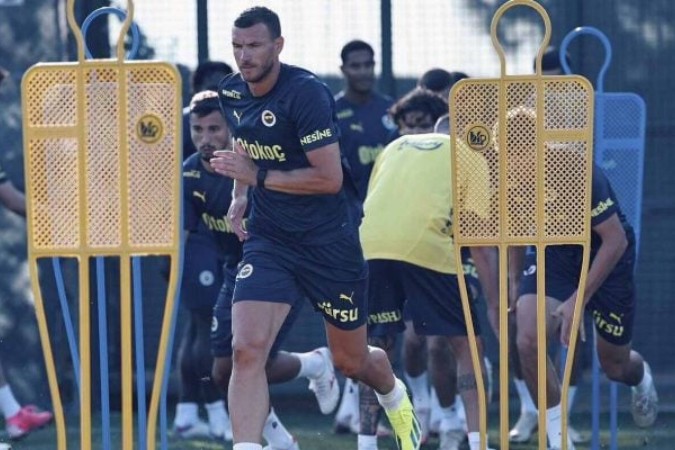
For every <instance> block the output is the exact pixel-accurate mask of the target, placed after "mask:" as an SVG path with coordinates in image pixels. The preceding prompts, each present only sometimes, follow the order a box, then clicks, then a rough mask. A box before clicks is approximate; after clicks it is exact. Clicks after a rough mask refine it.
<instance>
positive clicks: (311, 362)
mask: <svg viewBox="0 0 675 450" xmlns="http://www.w3.org/2000/svg"><path fill="white" fill-rule="evenodd" d="M292 354H293V355H295V356H297V357H298V359H299V360H300V371H299V372H298V376H297V377H296V378H302V377H305V378H316V377H318V376H320V375H321V374H323V372H324V370H326V365H325V362H324V360H323V356H321V353H318V352H315V351H311V352H307V353H292Z"/></svg>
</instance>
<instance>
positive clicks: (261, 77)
mask: <svg viewBox="0 0 675 450" xmlns="http://www.w3.org/2000/svg"><path fill="white" fill-rule="evenodd" d="M273 67H274V61H269V62H268V63H267V65H265V66H262V70H261V71H260V74H259V75H258V76H255V77H249V78H244V81H246V82H247V83H260V82H261V81H263V80H264V79H265V78H267V76H268V75H269V74H270V73H271V72H272V68H273Z"/></svg>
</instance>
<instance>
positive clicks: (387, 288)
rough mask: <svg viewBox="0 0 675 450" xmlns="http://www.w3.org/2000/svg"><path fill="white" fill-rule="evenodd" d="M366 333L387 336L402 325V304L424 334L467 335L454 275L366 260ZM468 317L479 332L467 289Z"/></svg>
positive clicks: (478, 332) (418, 331)
mask: <svg viewBox="0 0 675 450" xmlns="http://www.w3.org/2000/svg"><path fill="white" fill-rule="evenodd" d="M368 266H369V271H370V277H369V282H370V284H369V287H368V334H369V335H370V336H387V335H391V334H395V333H400V332H401V331H403V329H404V325H403V308H404V306H405V307H406V309H407V311H408V312H409V314H410V318H411V319H412V321H413V325H414V327H415V332H416V333H417V334H419V335H423V336H466V335H467V334H468V333H467V328H466V322H465V320H464V312H463V309H462V300H461V297H460V293H459V283H458V281H457V275H454V274H447V273H442V272H436V271H434V270H431V269H426V268H424V267H419V266H416V265H414V264H409V263H406V262H402V261H393V260H387V259H372V260H369V261H368ZM469 301H470V306H471V317H472V320H473V326H474V329H475V331H476V334H477V335H479V334H480V324H479V323H478V320H477V316H476V311H475V306H474V302H473V301H472V299H471V294H470V293H469Z"/></svg>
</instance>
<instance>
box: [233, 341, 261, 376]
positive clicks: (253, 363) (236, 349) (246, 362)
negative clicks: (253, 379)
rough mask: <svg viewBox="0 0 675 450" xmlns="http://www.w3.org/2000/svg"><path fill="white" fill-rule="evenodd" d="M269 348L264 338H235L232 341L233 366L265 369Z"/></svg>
mask: <svg viewBox="0 0 675 450" xmlns="http://www.w3.org/2000/svg"><path fill="white" fill-rule="evenodd" d="M268 350H269V349H268V346H267V343H266V342H264V341H263V340H242V339H234V340H233V342H232V363H233V367H237V368H251V369H257V368H260V369H261V370H264V367H265V363H266V362H267V353H268Z"/></svg>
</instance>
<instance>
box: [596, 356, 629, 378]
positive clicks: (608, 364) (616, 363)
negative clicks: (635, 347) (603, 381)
mask: <svg viewBox="0 0 675 450" xmlns="http://www.w3.org/2000/svg"><path fill="white" fill-rule="evenodd" d="M601 366H602V371H603V372H605V375H606V376H607V378H609V379H610V380H611V381H619V382H620V381H623V380H624V376H625V374H624V367H625V365H624V363H623V361H620V360H617V359H610V358H608V359H604V360H601Z"/></svg>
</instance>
